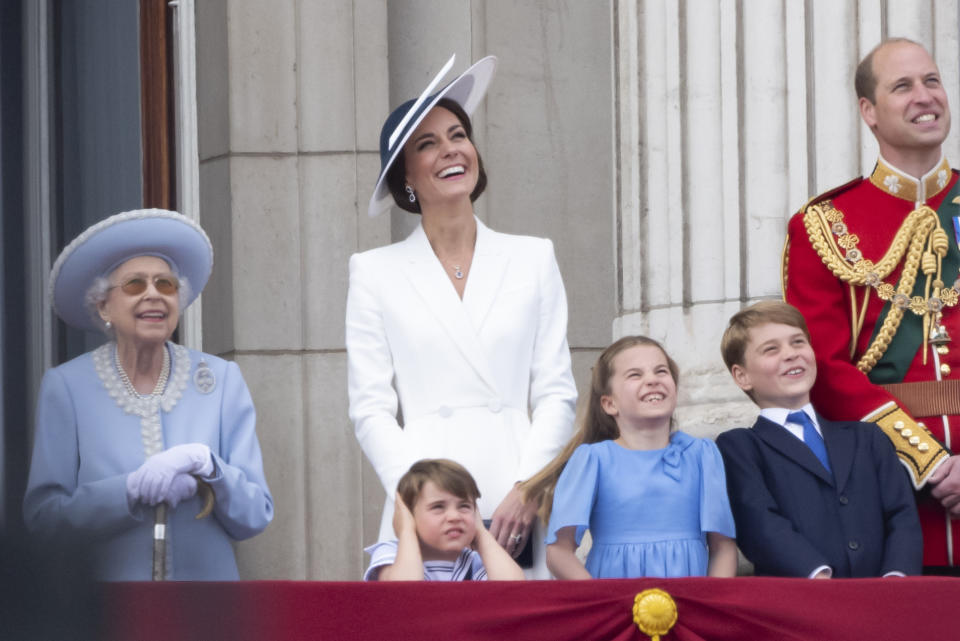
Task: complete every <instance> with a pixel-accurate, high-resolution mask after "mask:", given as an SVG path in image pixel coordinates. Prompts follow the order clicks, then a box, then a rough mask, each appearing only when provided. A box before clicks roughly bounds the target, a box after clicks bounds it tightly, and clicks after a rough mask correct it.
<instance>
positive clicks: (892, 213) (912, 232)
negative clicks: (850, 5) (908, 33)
mask: <svg viewBox="0 0 960 641" xmlns="http://www.w3.org/2000/svg"><path fill="white" fill-rule="evenodd" d="M856 89H857V96H858V98H859V106H860V115H861V117H862V118H863V120H864V122H865V123H866V124H867V125H868V126H869V127H870V129H871V130H872V131H873V134H874V135H875V136H876V138H877V142H878V144H879V147H880V158H879V159H878V160H877V164H876V167H875V169H874V171H873V173H872V174H871V175H870V176H869V177H867V178H858V179H856V180H854V181H851V182H850V183H847V184H846V185H843V186H842V187H839V188H837V189H834V190H832V191H830V192H828V193H826V194H823V195H821V196H819V197H817V198H815V199H813V200H812V201H811V202H810V203H808V204H807V205H806V206H805V207H804V208H803V210H801V211H800V212H799V213H798V214H796V215H795V216H793V218H792V219H791V220H790V224H789V228H788V233H787V242H786V245H785V247H784V254H783V266H782V267H783V269H782V272H783V274H782V275H783V285H784V298H785V299H786V300H787V302H789V303H792V304H793V305H795V306H796V307H797V308H799V309H800V311H802V312H803V314H804V316H805V317H806V319H807V323H808V325H809V326H810V333H811V335H812V341H813V347H814V349H815V351H816V353H817V365H818V375H817V383H816V385H815V387H814V389H813V402H814V405H815V406H816V407H817V408H818V410H819V411H821V412H823V414H824V415H825V416H826V417H827V418H830V419H834V420H857V419H859V420H866V421H873V422H876V423H877V424H878V425H879V427H880V429H882V430H883V431H884V433H885V434H887V436H889V437H890V440H891V441H892V442H893V445H894V447H895V448H896V450H897V454H898V456H899V457H900V460H901V462H902V463H903V464H904V465H905V466H906V468H907V470H908V471H909V473H910V476H911V480H912V481H913V483H914V487H916V488H917V490H918V495H917V499H918V508H919V510H920V520H921V524H922V528H923V540H924V551H923V561H924V566H926V568H927V571H929V572H935V573H936V572H943V571H946V572H955V571H956V570H955V569H954V568H957V566H960V522H957V521H954V518H957V519H958V521H960V457H955V456H951V453H950V452H951V447H956V446H960V305H958V304H957V303H958V298H960V280H958V276H960V247H958V242H960V204H958V203H960V185H958V180H957V178H958V175H957V172H955V171H952V170H951V169H950V166H949V164H948V163H947V161H946V159H945V158H944V157H943V153H942V151H941V145H942V143H943V141H944V139H945V138H946V136H947V133H948V132H949V130H950V108H949V105H948V104H947V96H946V92H945V91H944V89H943V86H942V85H941V80H940V72H939V70H938V69H937V65H936V63H935V62H934V61H933V59H932V58H931V57H930V54H929V53H928V52H927V51H926V49H924V48H923V47H922V46H921V45H919V44H917V43H915V42H912V41H909V40H904V39H896V40H889V41H886V42H884V43H881V44H880V45H879V46H878V47H876V48H875V49H874V50H873V51H872V52H871V53H870V54H868V55H867V57H866V58H864V60H863V61H862V62H861V63H860V65H859V67H858V68H857V74H856ZM951 337H953V339H954V341H956V342H953V343H951V340H950V339H951ZM841 491H842V488H841ZM842 500H843V497H842V496H841V507H840V508H839V509H843V507H842ZM851 545H853V543H851ZM957 569H960V568H957Z"/></svg>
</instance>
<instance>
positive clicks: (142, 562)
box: [23, 343, 273, 581]
mask: <svg viewBox="0 0 960 641" xmlns="http://www.w3.org/2000/svg"><path fill="white" fill-rule="evenodd" d="M167 346H168V349H170V351H171V355H172V357H173V362H172V363H171V376H170V381H169V383H168V385H167V390H168V392H169V394H170V398H169V400H170V401H171V402H174V403H175V405H173V406H172V407H171V408H170V409H169V411H161V419H160V420H161V424H162V431H163V446H162V447H163V448H164V449H166V448H169V447H171V446H173V445H179V444H182V443H196V442H199V443H204V444H206V445H207V446H209V447H210V451H211V452H212V454H213V459H214V462H215V466H216V470H215V473H214V474H215V476H214V478H213V479H212V480H210V481H209V483H210V486H211V487H212V488H213V490H214V492H215V493H216V503H215V507H214V510H213V514H212V515H211V516H209V517H207V518H205V519H202V520H196V519H195V518H194V517H195V516H196V514H197V513H198V512H199V511H200V509H201V500H200V498H199V497H197V496H194V497H193V498H191V499H189V500H187V501H184V502H183V503H181V504H180V505H178V506H177V508H176V509H174V510H169V511H168V516H167V536H168V539H169V544H168V553H167V555H168V576H167V578H169V579H174V580H175V579H180V580H184V579H195V580H226V579H236V578H238V573H237V565H236V561H235V559H234V555H233V547H232V545H231V542H232V541H233V540H239V539H246V538H249V537H251V536H253V535H255V534H258V533H259V532H261V531H262V530H263V529H264V528H265V527H266V526H267V524H268V523H269V522H270V520H271V519H272V518H273V499H272V497H271V496H270V491H269V489H268V488H267V483H266V480H265V478H264V475H263V463H262V460H261V456H260V444H259V442H258V441H257V435H256V431H255V429H254V428H255V424H256V414H255V412H254V408H253V401H252V399H251V398H250V392H249V391H248V390H247V386H246V384H245V383H244V381H243V376H241V374H240V369H239V368H238V367H237V365H236V364H235V363H232V362H228V361H225V360H222V359H220V358H217V357H215V356H210V355H208V354H203V353H201V352H197V351H193V350H186V349H184V348H181V347H179V346H173V345H172V344H170V343H168V345H167ZM99 349H100V350H104V349H106V350H109V355H110V358H112V354H113V351H112V350H113V344H112V343H110V344H108V345H106V346H103V347H101V348H99ZM95 353H96V350H95V351H94V352H88V353H86V354H83V355H81V356H78V357H77V358H75V359H73V360H71V361H69V362H67V363H64V364H63V365H61V366H59V367H56V368H53V369H51V370H49V371H47V373H46V374H45V375H44V377H43V383H42V385H41V388H40V396H39V399H38V403H37V417H36V433H35V437H34V448H33V460H32V463H31V465H30V478H29V481H28V483H27V493H26V496H25V497H24V505H23V513H24V520H25V522H26V525H27V528H28V529H29V530H30V531H31V532H34V533H36V534H38V535H40V536H42V537H44V538H57V537H65V538H67V539H68V540H71V541H74V542H80V543H84V544H86V545H88V546H89V551H88V552H89V553H90V554H91V555H92V557H93V562H94V564H95V566H96V568H97V577H98V578H100V579H104V580H114V581H136V580H149V579H150V576H151V567H152V559H153V555H152V536H153V513H154V510H153V508H150V507H145V506H142V505H141V504H139V503H138V504H137V505H135V506H134V508H133V509H131V508H130V507H129V506H128V504H127V495H126V478H127V475H128V474H130V473H131V472H133V471H134V470H136V469H137V468H138V467H139V466H140V465H141V464H142V463H143V461H144V459H145V455H144V444H143V437H142V434H141V419H140V417H139V416H137V415H136V414H131V413H127V412H125V411H124V410H123V409H121V407H120V405H119V404H118V402H117V401H116V400H114V398H113V397H111V396H110V394H109V393H108V384H110V383H113V384H115V383H116V380H113V379H112V378H111V377H112V376H113V374H114V373H115V368H112V367H110V368H104V372H107V373H104V372H98V371H97V368H96V366H95V359H94V354H95ZM106 354H107V352H106V351H104V352H103V353H102V354H101V356H103V355H106ZM178 355H179V356H187V357H188V358H187V359H184V358H180V357H178ZM201 360H203V361H205V362H206V364H207V366H208V368H209V369H210V370H211V371H212V373H213V375H214V378H215V385H214V387H213V389H212V390H210V391H209V392H208V393H202V392H201V391H200V390H199V388H198V385H197V383H196V382H195V380H194V374H195V372H196V370H197V366H198V363H199V362H200V361H201ZM187 361H189V362H187ZM104 378H107V380H104ZM116 389H117V388H116V387H114V391H116ZM178 389H179V390H180V393H181V395H180V396H179V398H178V399H176V400H174V398H173V397H174V396H176V395H177V394H176V393H177V390H178ZM165 396H166V393H165Z"/></svg>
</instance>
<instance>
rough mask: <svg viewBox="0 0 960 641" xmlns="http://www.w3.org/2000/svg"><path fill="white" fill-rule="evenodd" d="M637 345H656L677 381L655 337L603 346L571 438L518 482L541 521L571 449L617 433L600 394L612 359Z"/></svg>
mask: <svg viewBox="0 0 960 641" xmlns="http://www.w3.org/2000/svg"><path fill="white" fill-rule="evenodd" d="M638 345H649V346H651V347H656V348H657V349H659V350H660V351H661V352H662V353H663V356H664V357H665V358H666V359H667V367H668V368H669V369H670V376H671V378H673V382H674V383H679V382H680V369H679V368H678V367H677V363H676V362H675V361H674V360H673V359H672V358H670V355H669V354H667V351H666V350H665V349H663V346H662V345H661V344H660V343H658V342H657V341H655V340H653V339H652V338H649V337H647V336H624V337H623V338H621V339H620V340H618V341H617V342H615V343H613V344H612V345H610V347H608V348H607V349H605V350H603V353H602V354H600V358H598V359H597V363H596V365H594V366H593V374H592V376H591V377H590V394H589V395H588V396H587V400H586V402H584V403H581V404H580V407H579V408H578V411H577V425H578V426H579V427H578V429H577V431H576V432H575V433H574V435H573V438H572V439H570V442H569V443H567V445H566V447H564V448H563V451H562V452H560V454H558V455H557V457H556V458H555V459H553V460H552V461H550V463H548V464H547V466H546V467H544V468H543V469H542V470H540V471H539V472H537V473H536V474H535V475H533V476H532V477H531V478H529V479H528V480H526V481H524V482H523V483H522V484H521V485H520V489H521V491H522V492H523V498H524V501H530V500H535V501H538V502H539V504H540V507H539V509H538V510H537V513H538V514H539V515H540V518H541V519H542V520H543V522H544V523H547V521H549V520H550V510H551V508H552V507H553V491H554V488H556V486H557V480H558V479H559V478H560V474H561V473H562V472H563V468H564V467H566V465H567V461H569V460H570V457H571V456H572V455H573V452H574V450H576V449H577V448H578V447H580V446H581V445H583V444H584V443H599V442H600V441H610V440H613V439H616V438H617V437H619V436H620V428H619V427H617V422H616V420H614V418H613V417H612V416H610V415H609V414H607V413H606V412H605V411H604V409H603V407H602V405H601V403H600V397H602V396H606V395H608V394H610V379H611V378H612V377H613V374H614V370H613V361H614V359H615V358H616V357H617V356H618V355H619V354H620V353H621V352H624V351H626V350H628V349H630V348H631V347H636V346H638Z"/></svg>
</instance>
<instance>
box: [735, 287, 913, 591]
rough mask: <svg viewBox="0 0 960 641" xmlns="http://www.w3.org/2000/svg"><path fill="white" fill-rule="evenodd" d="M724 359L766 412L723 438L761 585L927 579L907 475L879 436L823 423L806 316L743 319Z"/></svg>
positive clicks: (742, 532)
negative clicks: (765, 580)
mask: <svg viewBox="0 0 960 641" xmlns="http://www.w3.org/2000/svg"><path fill="white" fill-rule="evenodd" d="M720 349H721V352H722V353H723V360H724V362H725V363H726V365H727V368H728V369H729V370H730V374H731V375H732V376H733V380H734V381H735V382H736V383H737V385H738V386H739V387H740V389H742V390H743V391H744V392H746V393H747V395H748V396H750V398H751V399H752V400H753V401H754V402H755V403H756V404H757V405H758V406H759V407H760V410H761V411H760V417H759V418H758V419H757V422H756V423H754V425H753V428H752V429H747V428H738V429H734V430H730V431H728V432H725V433H723V434H721V435H720V436H719V438H717V446H718V447H719V448H720V453H721V454H722V455H723V461H724V464H725V466H726V472H727V490H728V492H729V494H730V505H731V507H732V508H733V516H734V520H735V521H736V526H737V543H738V545H739V546H740V549H741V550H742V551H743V553H744V555H745V556H746V557H747V558H748V559H749V560H750V561H751V562H752V563H753V564H754V571H755V573H756V574H758V575H772V576H796V577H810V578H817V579H821V578H823V579H828V578H831V577H871V576H891V575H900V576H902V575H906V574H919V573H920V565H921V556H922V551H923V548H922V545H923V540H922V537H921V533H920V522H919V520H918V518H917V508H916V504H915V503H914V498H913V492H912V490H911V487H910V482H909V480H908V478H907V472H906V470H904V469H903V468H902V467H901V466H900V464H899V462H898V460H897V456H896V454H895V452H894V450H893V446H892V445H891V444H890V440H889V439H888V438H887V437H886V436H884V434H883V433H882V432H881V431H880V430H878V429H877V428H876V427H875V426H873V425H871V424H868V423H860V422H833V421H828V420H827V419H825V418H823V417H822V416H820V415H818V414H817V413H816V412H815V411H814V408H813V406H812V405H811V404H810V388H811V387H813V383H814V381H815V380H816V377H817V363H816V360H815V357H814V353H813V348H812V347H811V346H810V333H809V332H808V331H807V324H806V322H805V321H804V318H803V316H802V315H801V314H800V312H799V311H797V309H796V308H794V307H792V306H791V305H788V304H786V303H781V302H774V301H766V302H762V303H757V304H756V305H753V306H751V307H748V308H746V309H743V310H741V311H740V312H738V313H736V314H734V315H733V317H732V318H731V319H730V325H729V327H728V328H727V330H726V331H725V332H724V334H723V341H722V343H721V348H720ZM835 393H837V394H842V393H843V390H835Z"/></svg>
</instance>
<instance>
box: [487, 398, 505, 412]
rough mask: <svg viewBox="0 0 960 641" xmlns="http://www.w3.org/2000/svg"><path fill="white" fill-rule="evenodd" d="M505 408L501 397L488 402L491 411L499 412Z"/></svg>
mask: <svg viewBox="0 0 960 641" xmlns="http://www.w3.org/2000/svg"><path fill="white" fill-rule="evenodd" d="M502 408H503V405H502V404H501V403H500V399H499V398H491V399H490V401H489V402H488V403H487V409H488V410H490V411H491V412H494V413H496V412H499V411H500V410H501V409H502Z"/></svg>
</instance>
